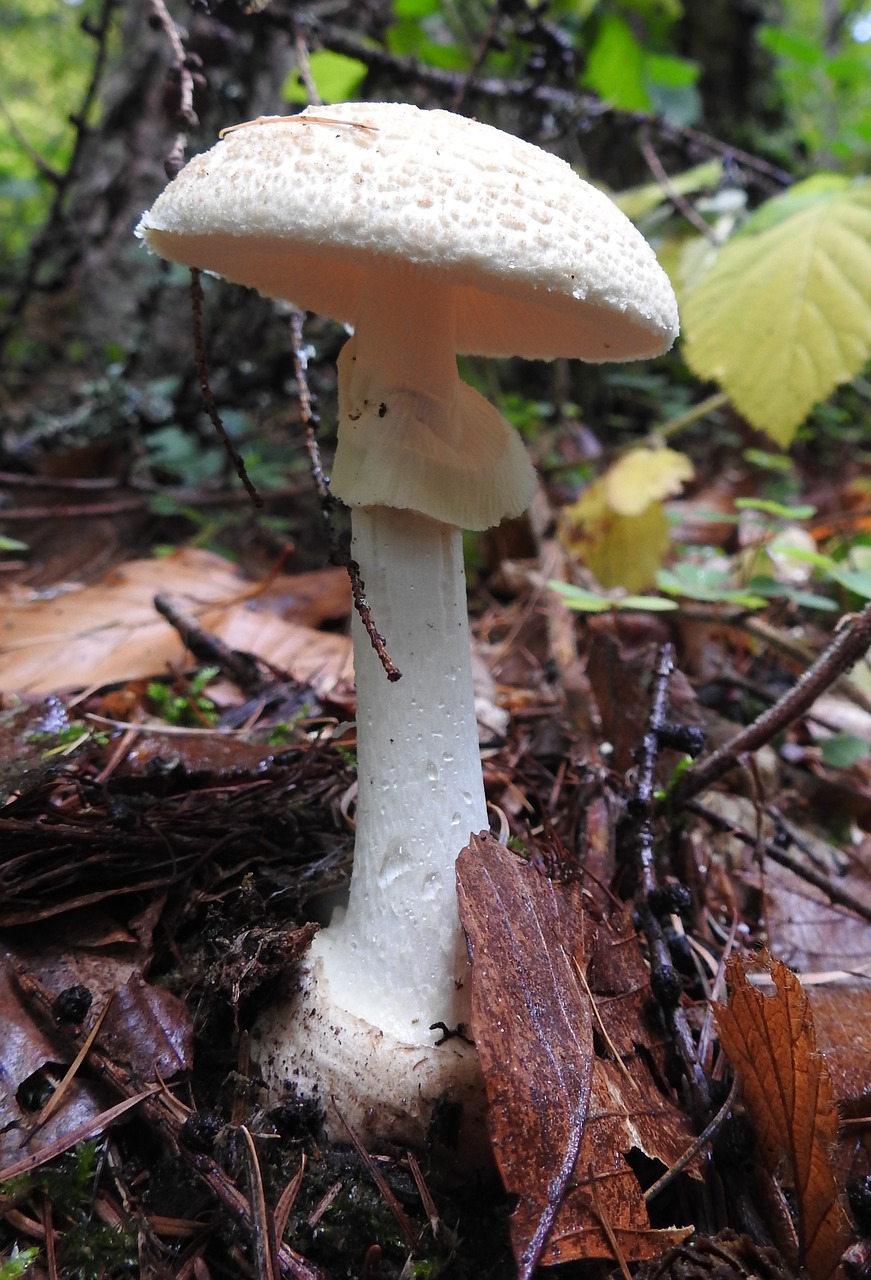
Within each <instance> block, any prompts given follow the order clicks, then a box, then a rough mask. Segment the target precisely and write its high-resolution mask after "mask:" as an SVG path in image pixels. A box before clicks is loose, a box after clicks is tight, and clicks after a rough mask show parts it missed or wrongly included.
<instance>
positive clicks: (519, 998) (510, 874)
mask: <svg viewBox="0 0 871 1280" xmlns="http://www.w3.org/2000/svg"><path fill="white" fill-rule="evenodd" d="M457 879H458V893H459V904H460V918H461V919H462V922H463V927H464V928H465V930H466V935H467V937H468V940H469V949H470V952H471V955H472V1034H473V1036H474V1039H475V1043H476V1045H477V1048H478V1054H479V1056H480V1059H481V1066H482V1069H483V1072H484V1079H485V1084H486V1088H487V1098H488V1102H489V1104H490V1110H489V1128H490V1136H491V1139H492V1142H493V1148H494V1152H495V1155H496V1161H497V1163H498V1165H499V1169H500V1172H501V1174H502V1179H503V1181H504V1183H505V1186H506V1189H507V1190H508V1191H509V1192H512V1193H514V1194H516V1195H517V1196H518V1204H517V1207H516V1209H515V1211H514V1213H513V1214H512V1217H511V1239H512V1246H513V1249H514V1253H515V1257H516V1258H517V1263H518V1270H519V1275H520V1280H526V1278H527V1277H529V1276H531V1275H532V1273H533V1271H534V1269H535V1267H536V1266H537V1265H538V1264H539V1263H543V1264H546V1265H548V1264H552V1263H556V1262H567V1261H570V1260H572V1259H579V1258H608V1259H613V1258H614V1247H613V1246H612V1243H611V1240H612V1238H613V1240H614V1241H615V1242H616V1246H617V1249H618V1250H619V1251H620V1253H621V1254H622V1256H623V1257H624V1258H625V1259H626V1260H627V1261H638V1260H641V1259H646V1258H651V1257H657V1256H659V1255H660V1254H661V1253H662V1252H663V1251H664V1250H665V1249H667V1248H669V1247H670V1246H672V1245H674V1244H676V1243H678V1242H679V1241H680V1240H682V1239H684V1238H685V1236H686V1235H687V1234H689V1232H688V1230H683V1229H673V1230H666V1231H654V1230H653V1229H652V1228H651V1226H650V1220H649V1218H648V1216H647V1209H646V1206H645V1203H644V1197H643V1195H642V1191H641V1187H640V1185H639V1183H638V1180H637V1179H636V1177H635V1174H634V1173H633V1172H632V1170H631V1168H630V1167H629V1165H628V1164H627V1162H626V1160H625V1159H624V1155H623V1153H624V1152H628V1151H629V1150H630V1149H631V1148H633V1147H638V1148H641V1149H642V1150H645V1151H647V1153H648V1154H655V1155H656V1156H658V1157H659V1158H660V1159H663V1160H665V1161H669V1160H673V1159H676V1158H677V1156H678V1155H680V1154H681V1153H682V1151H683V1150H685V1149H686V1148H687V1147H688V1146H690V1145H691V1143H692V1134H691V1132H690V1129H689V1126H688V1125H687V1124H686V1122H685V1121H684V1120H683V1118H682V1117H681V1116H680V1113H679V1112H677V1110H676V1108H675V1107H673V1106H672V1105H671V1104H670V1103H669V1102H668V1100H667V1099H665V1098H664V1097H663V1096H662V1094H660V1093H659V1092H658V1090H657V1089H656V1088H655V1086H654V1084H653V1082H652V1080H651V1079H650V1077H649V1073H647V1072H645V1071H644V1070H642V1069H641V1068H640V1063H639V1060H638V1059H636V1058H635V1057H632V1058H631V1059H630V1060H629V1061H628V1062H627V1061H626V1060H625V1059H623V1060H621V1061H619V1062H618V1061H615V1060H614V1059H613V1057H612V1056H608V1057H605V1056H603V1057H597V1056H596V1051H595V1048H594V1034H593V1030H594V1011H593V1007H592V1000H591V996H590V992H589V988H588V987H587V985H586V982H585V980H584V977H583V971H584V967H585V964H586V954H585V953H586V952H587V951H592V950H593V949H594V947H595V945H596V939H597V934H598V933H599V932H602V933H607V926H605V925H599V924H596V923H595V922H593V921H592V920H591V919H590V917H589V916H588V915H587V914H586V913H585V911H584V906H583V897H582V893H581V891H580V887H579V886H578V885H576V884H571V885H568V884H560V883H556V882H554V881H552V880H548V879H546V878H545V877H544V876H543V875H541V874H539V873H538V872H537V871H535V870H534V869H533V868H532V867H530V866H528V865H526V864H525V863H523V862H521V861H520V860H519V859H518V858H517V857H516V856H515V855H514V854H512V853H511V852H510V851H509V850H508V849H506V848H505V846H504V845H501V844H500V843H499V842H498V841H497V840H495V839H493V837H492V836H489V835H483V834H482V835H480V836H473V837H472V840H471V842H470V844H469V846H468V847H467V848H466V849H464V850H463V851H462V853H461V854H460V857H459V859H458V862H457ZM606 940H607V939H606ZM607 941H608V942H609V945H610V940H607ZM620 968H621V969H622V966H620ZM600 1034H601V1033H600ZM621 1038H623V1037H621ZM641 1038H642V1034H641V1030H640V1028H639V1035H638V1039H639V1040H640V1039H641ZM603 1052H605V1053H608V1054H610V1051H608V1050H605V1051H603ZM648 1138H649V1139H650V1140H649V1141H648Z"/></svg>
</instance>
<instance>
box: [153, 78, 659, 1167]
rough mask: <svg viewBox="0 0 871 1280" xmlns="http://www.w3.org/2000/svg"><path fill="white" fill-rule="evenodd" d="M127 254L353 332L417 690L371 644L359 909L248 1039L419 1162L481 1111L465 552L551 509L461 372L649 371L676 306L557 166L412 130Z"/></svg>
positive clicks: (327, 111) (511, 140) (372, 509)
mask: <svg viewBox="0 0 871 1280" xmlns="http://www.w3.org/2000/svg"><path fill="white" fill-rule="evenodd" d="M137 234H138V235H140V236H141V237H142V238H143V239H144V240H145V241H146V243H147V245H148V246H149V248H151V249H153V250H154V251H155V252H157V253H158V254H160V255H161V256H162V257H165V258H169V259H171V260H172V261H175V262H179V263H183V264H185V265H187V266H190V267H196V268H200V269H203V270H207V271H211V272H214V273H217V274H219V275H221V276H224V277H226V278H227V279H228V280H231V281H236V282H239V283H242V284H246V285H250V286H253V287H254V288H256V289H258V290H259V291H260V292H261V293H264V294H266V295H267V296H270V297H274V298H282V299H287V300H290V301H292V302H294V303H295V304H296V305H297V306H299V307H303V308H305V309H307V310H311V311H316V312H320V313H321V314H323V315H326V316H331V317H333V318H334V319H336V320H340V321H344V322H346V323H349V324H350V325H353V329H354V336H353V337H352V338H351V339H350V340H349V341H348V343H347V345H346V346H345V347H344V349H343V351H342V353H341V355H340V357H339V365H338V368H339V434H338V447H337V451H336V458H335V465H334V469H333V477H332V488H333V492H334V493H335V494H336V495H337V496H338V497H339V498H341V499H342V501H343V502H345V503H346V504H347V505H348V506H349V507H351V508H352V529H353V547H352V552H353V556H354V558H355V559H356V560H357V561H358V563H359V565H360V567H361V572H362V577H363V580H364V582H365V589H366V596H367V599H368V603H369V605H370V607H371V611H372V616H373V618H374V621H375V624H376V625H377V627H378V630H379V631H381V632H383V633H384V635H385V636H386V637H387V641H388V645H389V649H390V653H391V656H392V657H393V659H394V661H395V662H396V663H397V665H398V666H399V668H400V669H401V671H402V673H403V674H402V678H401V679H400V680H398V681H397V682H396V683H388V681H387V680H386V678H385V674H384V671H383V669H382V667H381V665H380V661H379V658H378V656H377V655H376V654H375V653H374V652H373V650H372V647H371V645H370V642H369V638H368V636H367V635H366V633H365V631H364V629H363V627H362V625H361V623H360V620H359V619H358V618H356V617H355V619H354V625H353V629H354V664H355V671H356V680H357V759H358V795H357V807H356V843H355V850H354V867H353V874H352V879H351V888H350V897H349V901H348V905H347V909H346V910H345V911H344V913H343V914H338V913H337V915H336V917H334V919H333V921H332V922H331V923H330V924H329V926H328V927H327V928H325V929H323V930H321V932H320V933H319V934H318V935H317V937H316V938H315V940H314V942H313V944H312V946H311V949H310V952H309V953H308V956H307V958H306V961H305V963H304V965H303V976H302V980H301V985H300V986H298V988H297V990H296V991H295V992H294V993H293V994H292V996H291V997H290V998H289V1000H288V1002H287V1003H286V1004H283V1005H280V1006H278V1007H277V1008H274V1009H272V1010H271V1011H269V1012H268V1013H267V1014H266V1015H265V1016H264V1017H263V1018H262V1020H261V1022H260V1024H259V1026H258V1027H257V1028H256V1035H257V1037H258V1038H259V1042H260V1048H259V1055H260V1061H261V1065H262V1068H263V1070H264V1074H265V1077H266V1079H267V1081H268V1082H269V1083H271V1084H272V1085H273V1086H274V1088H275V1089H276V1090H277V1091H281V1090H282V1089H284V1088H286V1086H287V1084H288V1083H293V1084H296V1085H297V1086H298V1087H299V1088H300V1089H301V1090H302V1091H303V1092H306V1093H309V1094H311V1093H314V1094H315V1095H317V1096H319V1097H320V1098H321V1099H322V1100H323V1102H324V1103H325V1104H327V1103H328V1101H329V1100H330V1099H334V1100H335V1102H336V1104H337V1108H338V1111H339V1112H341V1114H342V1115H343V1116H344V1117H345V1119H346V1120H347V1121H348V1122H349V1123H350V1124H351V1125H352V1126H353V1127H354V1128H355V1129H356V1130H357V1132H358V1133H359V1135H360V1137H361V1138H362V1139H363V1140H364V1141H373V1140H374V1141H383V1140H385V1139H394V1140H397V1141H403V1142H412V1143H415V1142H420V1140H421V1139H422V1137H423V1134H424V1132H425V1129H426V1125H427V1123H428V1120H429V1117H430V1115H431V1113H432V1109H433V1106H434V1103H435V1101H436V1100H437V1099H438V1098H439V1097H441V1096H442V1095H445V1094H447V1095H448V1096H450V1097H453V1098H455V1099H457V1100H459V1101H463V1100H465V1101H466V1102H467V1103H472V1102H473V1100H474V1099H476V1098H480V1097H481V1082H480V1076H479V1069H478V1066H477V1061H476V1056H475V1054H474V1051H473V1049H472V1048H471V1047H470V1046H469V1044H468V1043H467V1041H465V1040H464V1039H463V1038H462V1037H461V1036H452V1037H449V1038H447V1039H446V1040H445V1039H444V1036H443V1034H442V1032H441V1031H438V1030H432V1029H431V1028H432V1027H433V1026H434V1024H441V1025H442V1027H443V1028H449V1029H455V1028H457V1027H458V1026H459V1025H460V1024H462V1023H463V1022H464V1021H465V1020H466V1017H467V1011H468V959H467V955H466V950H465V946H464V940H463V936H462V932H461V929H460V925H459V920H458V914H457V895H456V882H455V861H456V858H457V855H458V853H459V851H460V849H461V848H462V847H463V846H464V845H465V844H467V843H468V840H469V836H470V833H472V832H478V831H480V830H481V829H486V828H487V826H488V820H487V809H486V803H485V798H484V788H483V781H482V771H481V763H480V756H479V748H478V738H477V730H476V723H475V712H474V698H473V690H472V674H471V659H470V645H469V634H468V621H467V613H466V592H465V579H464V571H463V552H462V542H461V530H463V529H486V528H488V527H490V526H492V525H494V524H497V523H498V522H499V521H500V520H502V519H503V518H505V517H507V516H513V515H518V514H519V513H521V512H522V511H523V510H524V509H525V507H526V506H527V505H528V503H529V501H530V499H531V497H532V494H533V490H534V485H535V477H534V473H533V469H532V466H531V464H530V462H529V459H528V457H527V454H526V451H525V449H524V447H523V444H522V442H521V440H520V438H519V436H518V435H517V433H516V431H515V430H514V428H513V427H511V426H510V425H509V424H508V423H507V422H506V421H505V420H504V419H503V418H502V416H501V415H500V414H499V413H498V412H497V411H496V410H495V408H493V407H492V406H491V405H490V404H489V403H488V402H487V401H486V400H485V399H484V398H483V397H482V396H481V395H479V394H478V392H476V391H474V390H473V389H472V388H471V387H469V386H467V385H466V384H464V383H463V382H461V381H460V379H459V376H458V372H457V364H456V357H457V354H458V353H477V354H483V355H491V356H510V355H522V356H526V357H527V358H542V359H553V358H555V357H558V356H564V357H572V358H580V359H585V360H590V361H604V360H629V359H637V358H642V357H646V356H651V355H656V354H659V353H661V352H663V351H664V350H667V349H668V347H670V346H671V344H672V342H673V340H674V337H675V335H676V332H677V309H676V303H675V299H674V294H673V292H672V289H671V286H670V285H669V282H668V279H667V277H666V276H665V273H664V272H663V271H662V269H661V268H660V267H659V265H658V263H657V261H656V258H655V256H654V254H653V252H652V250H651V249H650V247H649V246H648V245H647V244H646V242H645V241H644V239H643V237H642V236H641V235H640V234H639V233H638V231H636V229H635V228H634V227H633V226H632V225H631V223H630V222H629V221H628V219H627V218H625V217H624V215H623V214H622V213H621V212H620V211H619V210H618V209H617V208H616V206H615V205H614V204H613V203H612V202H611V201H610V200H609V199H608V198H607V197H606V196H605V195H603V194H602V193H601V192H600V191H598V190H596V189H595V188H593V187H591V186H590V185H588V184H587V183H586V182H584V181H583V180H582V179H581V178H580V177H578V175H577V174H576V173H575V172H574V171H573V170H572V168H571V167H570V166H569V165H568V164H566V163H565V162H564V161H562V160H560V159H558V158H557V157H555V156H553V155H551V154H549V153H547V152H545V151H542V150H540V149H539V148H537V147H535V146H532V145H531V144H529V143H526V142H523V141H520V140H518V139H517V138H515V137H512V136H511V135H509V134H506V133H503V132H502V131H500V130H498V129H495V128H492V127H490V126H488V125H484V124H480V123H478V122H476V121H472V120H469V119H466V118H463V117H460V116H456V115H453V114H451V113H449V112H445V111H439V110H433V111H423V110H419V109H418V108H417V107H414V106H407V105H402V104H395V103H344V104H342V105H339V106H331V107H328V108H327V107H319V108H316V109H312V108H309V109H307V110H306V111H303V112H302V113H301V114H300V115H298V116H289V117H265V118H262V119H261V120H259V121H254V122H252V123H251V124H250V125H247V126H240V127H237V128H236V129H234V130H230V131H228V132H227V133H226V136H224V137H223V139H222V140H221V141H220V142H218V143H217V145H216V146H214V147H213V148H212V149H211V150H210V151H209V152H207V153H205V154H203V155H199V156H197V157H195V158H194V159H193V160H191V162H190V163H189V164H188V165H187V166H186V167H185V168H184V169H183V170H182V172H181V173H180V174H179V175H178V177H176V178H175V180H174V181H173V182H172V183H171V184H170V186H169V187H168V188H167V189H166V190H165V191H164V192H163V194H162V195H161V196H160V197H159V198H158V199H157V201H156V202H155V204H154V206H153V208H152V209H151V210H149V211H148V212H147V213H146V214H145V215H144V216H143V218H142V220H141V222H140V224H139V227H138V228H137ZM440 1040H442V1041H443V1042H442V1043H439V1041H440ZM332 1128H333V1129H334V1130H336V1128H337V1126H336V1125H335V1123H333V1125H332Z"/></svg>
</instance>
